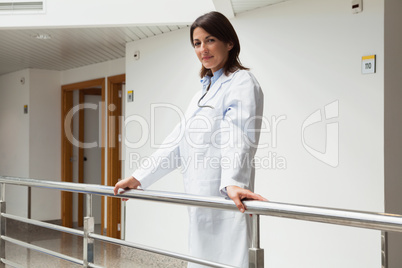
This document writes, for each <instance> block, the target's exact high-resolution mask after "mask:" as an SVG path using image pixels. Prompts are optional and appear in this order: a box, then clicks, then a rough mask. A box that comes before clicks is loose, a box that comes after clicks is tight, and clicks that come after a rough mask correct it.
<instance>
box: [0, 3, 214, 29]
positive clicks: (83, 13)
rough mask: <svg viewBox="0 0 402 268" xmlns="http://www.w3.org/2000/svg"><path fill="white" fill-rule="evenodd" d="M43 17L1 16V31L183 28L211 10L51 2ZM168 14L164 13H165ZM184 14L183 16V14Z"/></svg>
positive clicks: (208, 7) (171, 5)
mask: <svg viewBox="0 0 402 268" xmlns="http://www.w3.org/2000/svg"><path fill="white" fill-rule="evenodd" d="M44 2H45V4H46V11H45V12H44V13H42V14H33V15H27V14H14V15H1V16H0V25H1V27H7V28H9V27H67V26H73V27H74V26H77V27H83V26H112V25H115V26H120V25H134V24H136V25H144V24H146V25H153V24H159V25H161V24H162V25H163V24H165V25H166V24H170V25H175V24H186V23H188V22H190V21H191V20H192V19H193V18H194V17H196V16H199V15H200V14H203V13H205V12H207V11H208V10H211V9H212V8H213V7H214V6H213V3H212V0H208V1H203V3H202V4H200V3H199V1H197V0H174V1H164V0H153V1H141V0H130V1H127V0H115V1H96V0H86V1H79V0H70V1H62V0H52V1H44ZM167 10H168V11H169V12H166V11H167ZM183 10H186V12H183Z"/></svg>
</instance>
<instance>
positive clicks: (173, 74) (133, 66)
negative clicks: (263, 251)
mask: <svg viewBox="0 0 402 268" xmlns="http://www.w3.org/2000/svg"><path fill="white" fill-rule="evenodd" d="M137 50H138V51H140V55H141V57H140V60H138V61H135V60H134V59H133V57H132V55H133V53H134V51H137ZM126 58H127V63H126V90H127V91H130V90H133V91H134V102H132V103H126V112H125V115H126V120H127V119H128V116H130V115H138V116H140V117H142V118H145V120H146V121H147V122H150V120H149V119H150V114H151V111H150V105H151V104H163V103H168V104H174V105H176V106H178V107H179V108H181V109H182V110H185V109H186V107H187V103H188V101H189V100H190V98H191V97H192V96H193V95H194V94H195V92H197V90H198V89H199V86H200V83H199V80H200V78H199V77H198V71H199V64H198V62H197V58H196V56H195V55H194V52H193V49H192V47H191V43H190V40H189V38H188V29H183V30H179V31H175V32H172V33H169V34H163V35H161V36H159V37H153V38H149V39H146V40H141V41H138V42H133V43H130V44H128V45H127V49H126ZM155 112H156V114H157V117H156V124H155V125H156V126H157V129H156V130H155V135H156V141H155V142H157V143H161V142H162V140H163V138H164V137H165V136H166V135H167V134H168V133H169V132H170V131H171V130H172V128H173V127H174V124H175V123H177V122H178V121H179V117H178V115H177V114H176V113H175V112H174V111H173V110H170V109H164V108H159V109H157V110H156V111H155ZM134 119H135V118H134ZM125 135H126V139H127V140H128V141H130V142H132V143H134V142H136V141H139V140H140V138H141V128H140V125H139V124H138V123H137V122H135V121H133V122H131V123H129V124H127V125H126V133H125ZM152 151H153V149H152V148H151V145H150V140H149V139H148V141H147V143H146V145H145V146H142V147H141V148H139V149H132V148H129V147H126V160H125V164H126V168H125V177H127V176H129V175H131V173H132V172H133V170H134V168H130V165H133V166H134V167H135V166H136V164H135V163H134V162H135V161H134V162H133V161H131V160H130V159H133V157H134V158H136V155H135V154H140V156H141V157H145V156H148V155H149V154H150V153H151V152H152ZM130 155H131V156H130ZM150 189H154V190H164V191H184V188H183V184H182V178H181V174H180V172H179V171H174V172H172V173H171V174H169V175H168V176H166V177H165V178H164V179H163V180H160V181H159V182H157V183H156V184H154V185H153V186H152V187H151V188H150ZM126 217H127V220H126V226H127V227H126V232H127V233H126V239H127V240H131V241H136V242H138V243H142V244H146V245H150V246H157V247H161V248H165V249H169V250H174V251H179V252H183V253H187V235H186V234H183V233H185V230H186V229H187V224H188V216H187V208H186V207H184V206H183V207H179V206H172V205H163V204H158V203H149V202H141V201H130V202H127V213H126Z"/></svg>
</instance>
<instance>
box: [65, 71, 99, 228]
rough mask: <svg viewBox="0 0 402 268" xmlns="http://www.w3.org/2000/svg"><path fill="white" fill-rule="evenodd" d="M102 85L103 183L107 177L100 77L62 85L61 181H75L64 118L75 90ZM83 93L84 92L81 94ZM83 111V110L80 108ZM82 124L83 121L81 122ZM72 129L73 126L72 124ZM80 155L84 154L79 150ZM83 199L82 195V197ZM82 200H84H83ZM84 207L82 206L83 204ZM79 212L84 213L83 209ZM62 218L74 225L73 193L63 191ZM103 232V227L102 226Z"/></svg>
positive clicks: (67, 223)
mask: <svg viewBox="0 0 402 268" xmlns="http://www.w3.org/2000/svg"><path fill="white" fill-rule="evenodd" d="M99 86H100V87H101V91H102V107H100V108H101V109H102V119H101V125H102V127H101V129H102V130H101V144H100V146H101V149H102V157H101V159H102V160H101V168H102V171H101V177H102V178H101V180H102V181H101V184H104V183H103V180H104V178H105V169H104V167H105V141H104V139H105V138H104V137H105V133H104V132H105V107H104V103H105V78H99V79H94V80H89V81H83V82H78V83H72V84H68V85H63V86H61V181H63V182H72V181H73V165H72V162H71V159H72V157H73V145H72V144H71V143H70V141H69V139H68V138H67V137H66V135H65V126H64V120H65V118H66V115H67V114H68V112H69V111H70V110H71V108H73V92H74V91H76V90H85V89H88V88H93V87H99ZM80 95H82V94H80ZM80 111H81V110H80ZM71 123H72V122H71ZM81 124H82V123H81ZM70 128H71V129H72V127H71V126H70ZM79 155H82V150H81V153H80V152H79ZM81 200H82V197H81ZM81 202H82V201H81ZM81 209H82V206H81ZM79 213H81V214H82V211H81V212H80V211H79ZM101 217H102V219H101V220H102V226H103V225H104V201H103V200H102V216H101ZM61 220H62V225H63V226H65V227H70V228H71V227H73V193H72V192H64V191H62V192H61ZM102 234H103V228H102Z"/></svg>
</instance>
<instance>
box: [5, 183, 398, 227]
mask: <svg viewBox="0 0 402 268" xmlns="http://www.w3.org/2000/svg"><path fill="white" fill-rule="evenodd" d="M1 182H4V183H7V184H12V185H22V186H31V187H42V188H49V189H57V190H61V191H73V192H78V193H84V194H95V195H103V196H114V197H119V198H130V199H140V200H148V201H157V202H164V203H173V204H179V205H186V206H199V207H208V208H216V209H225V210H234V211H237V210H238V208H237V207H236V205H235V204H234V203H233V201H232V200H230V199H225V198H223V197H206V196H195V195H189V194H184V193H172V192H163V191H148V190H147V191H143V190H129V191H120V193H119V195H117V196H115V195H114V193H113V187H111V186H102V185H95V184H80V183H71V182H56V181H45V180H34V179H25V178H18V177H6V176H0V183H1ZM244 204H245V205H246V207H247V210H246V211H245V213H248V214H259V215H265V216H275V217H283V218H291V219H298V220H306V221H314V222H322V223H329V224H337V225H345V226H352V227H360V228H367V229H375V230H383V231H393V232H402V215H396V214H387V213H374V212H365V211H357V210H344V209H334V208H325V207H317V206H302V205H294V204H286V203H277V202H264V201H244Z"/></svg>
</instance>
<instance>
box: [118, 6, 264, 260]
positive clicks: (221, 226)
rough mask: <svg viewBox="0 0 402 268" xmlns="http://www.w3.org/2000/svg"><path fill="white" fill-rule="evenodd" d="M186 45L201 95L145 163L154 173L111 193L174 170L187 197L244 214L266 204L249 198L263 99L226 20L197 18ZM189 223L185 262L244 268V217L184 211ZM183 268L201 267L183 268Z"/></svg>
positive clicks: (140, 173) (141, 172)
mask: <svg viewBox="0 0 402 268" xmlns="http://www.w3.org/2000/svg"><path fill="white" fill-rule="evenodd" d="M190 38H191V42H192V45H193V47H194V50H195V53H196V54H197V56H198V58H199V60H200V62H201V63H202V69H201V72H200V75H201V78H202V80H201V83H202V91H201V92H199V93H198V94H196V96H194V98H193V99H192V100H191V102H190V105H189V107H188V109H187V112H186V113H185V120H183V121H182V122H181V123H180V124H178V125H177V126H176V127H175V129H174V130H173V132H172V133H171V134H170V135H169V136H168V137H167V138H166V139H165V141H164V142H163V146H162V148H161V149H159V150H157V151H156V152H155V153H154V154H153V155H152V156H151V157H153V158H155V159H156V160H157V161H153V162H154V163H159V165H158V164H155V165H154V166H152V165H150V166H148V167H147V168H139V169H137V170H136V171H135V172H134V173H133V174H132V176H131V177H129V178H126V179H125V180H122V181H120V182H118V183H117V184H116V186H115V189H114V191H115V194H117V193H118V189H119V188H137V187H139V186H141V187H142V188H143V189H144V188H147V187H148V186H150V185H151V184H152V183H154V182H156V181H157V180H159V179H160V178H161V177H163V176H164V175H166V174H167V173H169V172H171V171H172V170H174V169H175V168H178V167H180V166H181V168H182V172H183V177H184V186H185V190H186V192H187V193H189V194H194V195H203V196H225V197H229V198H231V199H232V200H233V201H234V203H235V204H236V206H237V207H238V209H239V210H240V212H244V210H245V209H246V207H245V206H244V205H243V203H242V202H241V200H243V199H254V200H266V199H265V198H263V197H261V196H260V195H258V194H255V193H253V192H252V191H253V186H254V167H253V158H254V155H255V152H256V149H257V145H258V140H259V130H260V129H261V118H262V111H263V100H264V97H263V93H262V91H261V88H260V86H259V84H258V82H257V80H256V79H255V78H254V76H253V75H252V74H251V73H250V72H248V71H247V70H248V69H247V68H245V67H244V66H242V64H241V63H240V61H239V58H238V56H239V53H240V43H239V40H238V37H237V34H236V32H235V30H234V28H233V26H232V25H231V23H230V22H229V20H228V19H227V18H226V17H225V16H223V15H222V14H220V13H218V12H210V13H207V14H205V15H203V16H201V17H199V18H198V19H197V20H196V21H195V22H194V23H193V24H192V26H191V29H190ZM177 159H179V161H177ZM160 160H163V161H160ZM166 161H169V163H170V165H166ZM184 161H185V165H184ZM161 163H165V164H164V165H163V166H162V165H160V164H161ZM189 216H190V226H189V229H190V230H189V244H190V254H191V255H192V256H195V257H198V258H203V259H207V260H211V261H216V262H221V263H225V264H230V265H234V266H237V267H248V248H249V245H250V239H249V238H250V235H251V233H250V231H251V230H250V222H249V221H250V217H247V216H246V215H245V214H243V213H239V212H233V211H223V210H215V209H208V208H197V207H190V208H189ZM189 267H201V266H199V265H195V264H191V263H189Z"/></svg>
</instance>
